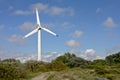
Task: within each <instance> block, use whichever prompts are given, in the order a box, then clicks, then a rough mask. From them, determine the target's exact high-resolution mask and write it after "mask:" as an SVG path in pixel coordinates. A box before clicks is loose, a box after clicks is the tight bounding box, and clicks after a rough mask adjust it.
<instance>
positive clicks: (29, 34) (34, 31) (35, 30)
mask: <svg viewBox="0 0 120 80" xmlns="http://www.w3.org/2000/svg"><path fill="white" fill-rule="evenodd" d="M37 31H38V28H37V29H34V30H33V31H31V32H30V33H28V34H27V35H25V36H24V37H23V38H27V37H29V36H31V35H32V34H34V33H36V32H37Z"/></svg>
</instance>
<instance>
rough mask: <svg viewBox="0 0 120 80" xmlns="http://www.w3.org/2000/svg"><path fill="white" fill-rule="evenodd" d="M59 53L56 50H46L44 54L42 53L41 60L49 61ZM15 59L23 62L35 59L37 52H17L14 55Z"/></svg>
mask: <svg viewBox="0 0 120 80" xmlns="http://www.w3.org/2000/svg"><path fill="white" fill-rule="evenodd" d="M60 55H61V54H60V53H57V52H48V53H45V54H42V61H45V62H51V61H52V60H54V59H55V58H56V57H58V56H60ZM14 58H15V59H17V60H20V61H21V62H25V61H27V60H37V54H29V55H26V54H18V55H16V56H14Z"/></svg>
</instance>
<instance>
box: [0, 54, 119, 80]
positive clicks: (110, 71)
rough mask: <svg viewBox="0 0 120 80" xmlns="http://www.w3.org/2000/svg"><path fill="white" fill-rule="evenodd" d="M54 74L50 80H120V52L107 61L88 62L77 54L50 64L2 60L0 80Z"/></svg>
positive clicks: (107, 58)
mask: <svg viewBox="0 0 120 80" xmlns="http://www.w3.org/2000/svg"><path fill="white" fill-rule="evenodd" d="M51 71H52V72H53V73H51V74H49V76H48V80H65V79H66V80H67V79H68V80H80V79H81V80H119V79H120V76H119V75H120V52H119V53H116V54H112V55H109V56H107V57H106V58H105V60H102V59H97V60H94V61H87V60H85V59H82V58H80V57H77V56H76V55H75V54H71V53H65V54H64V55H62V56H59V57H57V58H56V59H55V60H53V61H52V62H50V63H47V62H38V61H33V60H30V61H27V62H25V63H21V62H20V61H19V60H15V59H5V60H0V80H29V78H32V77H34V76H36V75H38V74H41V72H51Z"/></svg>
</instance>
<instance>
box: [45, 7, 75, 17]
mask: <svg viewBox="0 0 120 80" xmlns="http://www.w3.org/2000/svg"><path fill="white" fill-rule="evenodd" d="M46 13H47V14H50V15H64V14H68V15H70V16H72V15H74V11H73V9H71V8H61V7H56V6H53V7H50V8H48V9H47V10H46Z"/></svg>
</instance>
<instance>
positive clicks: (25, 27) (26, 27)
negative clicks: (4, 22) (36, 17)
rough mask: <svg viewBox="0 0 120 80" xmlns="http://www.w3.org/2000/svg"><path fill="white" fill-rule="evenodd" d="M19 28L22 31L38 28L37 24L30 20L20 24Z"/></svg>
mask: <svg viewBox="0 0 120 80" xmlns="http://www.w3.org/2000/svg"><path fill="white" fill-rule="evenodd" d="M19 28H20V29H21V30H22V31H31V30H33V29H35V28H36V26H35V25H34V24H33V23H30V22H24V23H23V24H22V25H20V26H19Z"/></svg>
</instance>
